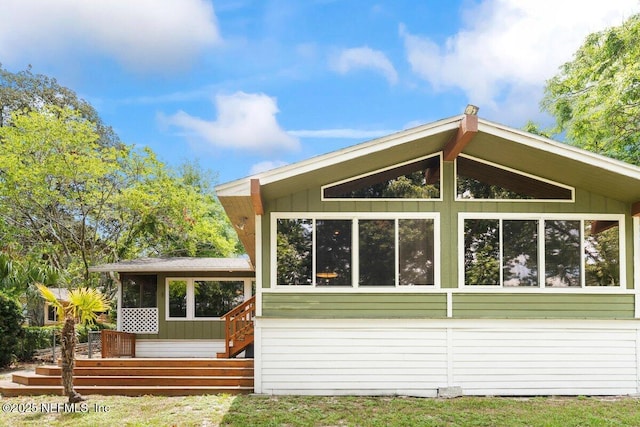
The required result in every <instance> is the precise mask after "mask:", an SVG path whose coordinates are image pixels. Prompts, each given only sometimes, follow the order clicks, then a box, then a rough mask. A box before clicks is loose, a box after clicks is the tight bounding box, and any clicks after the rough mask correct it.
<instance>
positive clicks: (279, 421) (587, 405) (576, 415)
mask: <svg viewBox="0 0 640 427" xmlns="http://www.w3.org/2000/svg"><path fill="white" fill-rule="evenodd" d="M64 402H65V399H64V398H62V397H60V396H33V397H20V398H2V399H0V403H1V404H2V405H3V409H4V410H5V411H6V409H9V410H10V412H4V413H3V414H2V415H0V425H1V426H39V427H42V426H73V427H76V426H92V427H93V426H113V425H120V426H218V425H222V426H242V427H246V426H385V427H386V426H509V427H511V426H562V427H566V426H607V427H609V426H639V425H640V400H638V399H634V398H628V397H626V398H616V399H599V398H586V397H584V398H541V397H537V398H531V399H511V398H498V397H483V398H478V397H463V398H458V399H449V400H443V399H420V398H409V397H301V396H277V397H262V396H237V397H236V396H228V395H217V396H213V395H212V396H186V397H155V396H143V397H121V396H89V400H88V402H87V406H86V407H80V406H77V407H76V408H77V412H76V413H70V412H65V411H64V407H62V406H61V407H60V411H59V412H51V411H47V409H48V408H47V405H49V406H50V407H54V408H55V407H56V404H61V405H62V404H64ZM7 404H8V405H10V406H9V407H5V405H7ZM96 405H97V406H96ZM96 409H97V410H96ZM100 409H102V411H101V410H100ZM105 410H106V412H105Z"/></svg>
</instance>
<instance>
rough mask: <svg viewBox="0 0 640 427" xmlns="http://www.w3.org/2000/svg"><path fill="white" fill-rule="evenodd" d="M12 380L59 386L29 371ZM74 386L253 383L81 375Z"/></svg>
mask: <svg viewBox="0 0 640 427" xmlns="http://www.w3.org/2000/svg"><path fill="white" fill-rule="evenodd" d="M12 381H13V382H14V383H17V384H23V385H38V386H40V385H45V386H59V385H60V382H61V378H60V377H58V376H47V375H38V374H33V373H30V372H24V373H15V374H13V376H12ZM73 384H74V386H75V385H77V386H175V387H178V386H181V387H191V386H196V387H199V386H211V387H220V386H231V385H238V386H243V387H249V386H252V385H253V378H252V377H203V376H198V377H177V376H152V377H137V376H108V377H102V376H81V377H74V378H73Z"/></svg>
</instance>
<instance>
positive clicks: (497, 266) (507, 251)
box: [461, 214, 623, 288]
mask: <svg viewBox="0 0 640 427" xmlns="http://www.w3.org/2000/svg"><path fill="white" fill-rule="evenodd" d="M490 216H491V215H489V216H486V215H485V216H482V217H478V216H475V217H474V214H469V215H463V216H462V240H463V241H464V242H463V244H462V245H461V247H462V248H463V254H464V256H463V269H462V270H463V271H462V276H463V280H464V282H463V283H464V285H465V286H498V287H505V288H511V287H546V288H574V287H575V288H582V287H595V286H620V280H621V279H620V260H621V255H620V254H621V248H622V242H621V239H620V236H621V235H622V233H621V232H620V228H621V227H622V226H623V225H621V224H623V219H622V218H616V219H612V216H607V217H604V218H602V219H600V218H596V219H584V218H580V219H575V218H571V217H568V218H566V219H565V218H562V219H560V218H557V217H555V216H549V217H546V218H545V217H540V218H525V217H522V218H519V217H517V216H514V217H509V218H491V217H490ZM496 216H497V215H496Z"/></svg>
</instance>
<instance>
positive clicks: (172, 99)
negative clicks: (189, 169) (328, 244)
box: [0, 0, 640, 183]
mask: <svg viewBox="0 0 640 427" xmlns="http://www.w3.org/2000/svg"><path fill="white" fill-rule="evenodd" d="M0 10H1V11H2V13H0V63H1V64H2V66H3V67H4V68H5V69H7V70H9V71H11V72H18V71H21V70H24V69H26V68H27V66H29V65H31V66H32V67H33V68H32V72H33V73H36V74H45V75H47V76H49V77H52V78H55V79H56V80H57V81H58V83H59V84H61V85H63V86H66V87H68V88H70V89H72V90H74V91H75V92H76V93H77V94H78V95H79V96H80V97H81V98H84V99H85V100H87V101H88V102H90V103H91V104H92V105H93V106H94V107H95V108H96V110H97V111H98V113H99V114H100V117H101V118H102V120H103V121H104V123H106V124H107V125H110V126H112V127H113V129H114V130H115V131H116V133H117V134H118V135H119V137H120V138H121V139H122V141H124V142H125V143H127V144H133V145H135V146H137V147H150V148H151V149H152V150H153V151H154V152H155V153H156V154H157V155H158V157H159V158H160V160H162V161H164V162H165V163H167V164H169V165H174V166H177V165H179V164H181V163H184V162H186V161H189V162H197V163H198V164H199V165H200V166H201V167H203V168H205V169H209V170H211V171H213V172H214V173H215V174H217V180H216V183H224V182H228V181H232V180H235V179H239V178H242V177H245V176H248V175H251V174H253V173H257V172H261V171H264V170H268V169H271V168H274V167H278V166H282V165H285V164H289V163H293V162H296V161H300V160H304V159H307V158H310V157H312V156H316V155H320V154H324V153H328V152H331V151H334V150H337V149H340V148H343V147H347V146H351V145H354V144H357V143H360V142H364V141H367V140H371V139H374V138H376V137H380V136H384V135H388V134H390V133H393V132H396V131H399V130H402V129H407V128H410V127H414V126H417V125H420V124H425V123H430V122H433V121H436V120H440V119H443V118H447V117H452V116H456V115H459V114H461V113H462V112H463V110H464V107H465V106H466V105H467V104H474V105H477V106H478V107H479V108H480V111H479V113H478V114H479V116H480V117H481V118H484V119H487V120H491V121H495V122H498V123H501V124H504V125H508V126H512V127H516V128H520V127H522V126H523V125H524V124H525V123H526V122H527V121H528V120H533V121H536V122H538V123H540V124H542V125H543V126H545V125H550V124H551V123H552V119H551V118H550V117H549V116H547V115H545V114H544V113H541V112H540V107H539V104H540V100H541V99H542V96H543V88H544V84H545V81H546V80H548V79H549V78H551V77H553V76H554V75H556V74H557V73H558V71H559V67H560V66H561V65H562V64H563V63H565V62H567V61H570V60H571V58H572V55H573V53H574V52H575V51H576V50H577V49H578V47H579V46H580V45H581V44H582V43H583V42H584V39H585V37H586V36H587V35H588V34H590V33H593V32H596V31H601V30H603V29H605V28H607V27H610V26H617V25H620V24H622V23H623V22H624V21H625V20H626V19H627V18H629V17H630V16H631V15H633V14H635V13H639V12H640V1H639V0H607V1H602V0H555V1H551V0H447V1H444V0H441V1H439V0H379V1H376V0H135V1H131V0H91V1H87V0H56V1H48V2H45V1H42V0H19V1H17V0H0Z"/></svg>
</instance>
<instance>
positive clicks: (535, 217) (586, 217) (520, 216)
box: [458, 212, 627, 293]
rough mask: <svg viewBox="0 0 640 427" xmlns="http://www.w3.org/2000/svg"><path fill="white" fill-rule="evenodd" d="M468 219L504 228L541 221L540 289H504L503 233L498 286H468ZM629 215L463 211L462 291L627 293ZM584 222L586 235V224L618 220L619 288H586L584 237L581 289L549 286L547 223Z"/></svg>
mask: <svg viewBox="0 0 640 427" xmlns="http://www.w3.org/2000/svg"><path fill="white" fill-rule="evenodd" d="M467 219H493V220H499V221H500V228H501V229H502V220H532V221H538V286H506V287H505V286H504V285H503V280H502V279H503V269H502V261H503V259H502V256H503V254H502V251H503V245H502V235H503V233H502V230H501V232H500V280H499V283H498V284H497V285H467V284H465V271H464V255H465V249H466V248H465V244H464V221H465V220H467ZM625 219H626V218H625V215H624V214H597V213H594V214H570V213H567V214H555V213H554V214H543V213H540V214H533V213H504V212H503V213H499V212H475V213H474V212H461V213H459V214H458V288H463V289H464V290H465V291H467V290H473V289H478V290H481V291H482V292H486V291H487V290H494V291H506V292H523V291H525V292H526V291H529V292H531V291H538V292H539V291H541V290H546V291H551V292H576V293H577V292H596V293H597V292H603V293H607V292H611V291H612V290H613V291H618V290H620V291H625V290H626V289H627V274H626V271H627V270H626V260H627V258H626V245H625V243H624V242H625V239H626V233H625ZM547 220H549V221H554V220H556V221H558V220H560V221H580V230H581V231H580V233H581V235H582V233H584V221H590V220H596V221H597V220H601V221H618V227H619V229H618V256H619V258H620V259H619V268H620V283H619V284H618V285H615V286H586V284H585V282H586V275H585V262H584V260H585V255H584V236H582V238H581V240H580V259H581V263H580V286H579V287H578V286H572V287H562V288H558V287H547V286H545V247H544V238H545V234H544V221H547Z"/></svg>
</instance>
